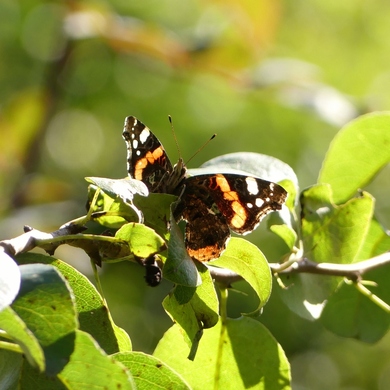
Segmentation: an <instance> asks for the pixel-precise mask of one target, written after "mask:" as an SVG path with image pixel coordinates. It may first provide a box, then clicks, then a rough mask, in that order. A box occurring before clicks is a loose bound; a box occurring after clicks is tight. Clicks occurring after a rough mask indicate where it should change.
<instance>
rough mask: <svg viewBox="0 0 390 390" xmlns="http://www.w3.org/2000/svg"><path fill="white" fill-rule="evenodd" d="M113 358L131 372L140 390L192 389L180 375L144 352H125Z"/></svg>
mask: <svg viewBox="0 0 390 390" xmlns="http://www.w3.org/2000/svg"><path fill="white" fill-rule="evenodd" d="M112 357H113V358H114V359H115V360H117V361H118V362H121V363H122V364H123V365H124V366H125V367H126V368H127V369H128V370H129V371H130V372H131V374H132V375H133V378H134V382H135V384H136V385H137V389H138V390H153V389H155V390H161V389H175V390H185V389H188V390H189V389H190V387H189V385H188V384H187V383H186V382H185V381H184V379H183V378H182V377H181V376H180V375H179V374H177V373H176V372H175V371H174V370H172V369H171V368H170V367H168V366H167V365H166V364H164V363H163V362H162V361H161V360H159V359H157V358H155V357H154V356H150V355H146V354H145V353H142V352H124V353H117V354H115V355H112Z"/></svg>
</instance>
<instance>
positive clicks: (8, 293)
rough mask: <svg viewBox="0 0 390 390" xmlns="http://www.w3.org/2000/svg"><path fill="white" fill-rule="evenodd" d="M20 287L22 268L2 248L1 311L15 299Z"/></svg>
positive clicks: (0, 258) (0, 262)
mask: <svg viewBox="0 0 390 390" xmlns="http://www.w3.org/2000/svg"><path fill="white" fill-rule="evenodd" d="M19 287H20V270H19V267H18V265H17V264H16V263H15V261H14V259H12V258H11V257H10V256H8V255H7V254H6V253H5V252H4V251H3V248H0V312H1V310H3V309H4V308H6V307H7V306H9V305H10V304H11V303H12V301H13V300H14V299H15V297H16V295H17V293H18V291H19Z"/></svg>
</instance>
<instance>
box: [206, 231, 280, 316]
mask: <svg viewBox="0 0 390 390" xmlns="http://www.w3.org/2000/svg"><path fill="white" fill-rule="evenodd" d="M210 264H211V265H213V266H218V267H223V268H227V269H230V270H231V271H234V272H235V273H237V274H239V275H241V276H242V277H243V279H244V280H246V281H247V282H248V283H249V284H250V286H251V287H252V288H253V290H254V291H255V293H256V294H257V296H258V298H259V300H260V304H259V306H258V308H257V309H256V311H258V310H260V308H261V307H263V306H264V305H265V304H266V303H267V301H268V298H269V296H270V294H271V289H272V277H271V271H270V268H269V265H268V262H267V259H266V258H265V256H264V255H263V253H262V252H261V251H260V249H259V248H258V247H257V246H255V245H253V244H252V243H250V242H249V241H247V240H244V239H242V238H236V237H233V238H231V239H230V241H229V244H228V246H227V248H226V251H225V252H223V254H222V256H221V257H220V258H219V259H217V260H215V261H213V262H211V263H210Z"/></svg>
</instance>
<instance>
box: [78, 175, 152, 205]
mask: <svg viewBox="0 0 390 390" xmlns="http://www.w3.org/2000/svg"><path fill="white" fill-rule="evenodd" d="M85 180H86V181H87V182H89V183H92V184H95V185H96V186H97V187H99V188H100V189H102V190H103V192H105V193H106V194H107V195H110V196H111V197H112V198H116V197H119V198H121V199H123V200H124V201H125V202H126V201H132V200H133V198H134V194H140V195H142V196H148V194H149V190H148V187H146V184H145V183H143V182H142V181H140V180H135V179H131V178H129V177H126V178H124V179H108V178H105V177H86V178H85Z"/></svg>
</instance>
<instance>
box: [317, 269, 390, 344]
mask: <svg viewBox="0 0 390 390" xmlns="http://www.w3.org/2000/svg"><path fill="white" fill-rule="evenodd" d="M366 276H367V278H368V279H369V280H370V281H375V282H377V284H378V285H377V287H373V286H370V287H369V289H370V290H371V291H372V293H373V294H375V295H378V296H379V297H380V298H382V299H383V300H384V301H385V302H387V303H388V304H389V303H390V292H389V289H388V287H387V284H388V281H389V278H390V266H389V265H387V266H386V267H381V269H380V270H375V271H371V272H370V273H368V274H367V275H366ZM321 322H322V323H323V324H324V325H325V327H326V328H327V329H328V330H330V331H331V332H333V333H335V334H337V335H338V336H342V337H352V338H356V339H358V340H361V341H364V342H367V343H375V342H377V341H378V340H380V339H381V338H382V337H383V336H384V335H385V334H386V333H387V332H388V331H389V328H390V316H389V313H386V312H385V311H384V310H383V309H381V308H380V307H379V306H377V305H376V304H375V303H374V302H372V301H371V300H370V299H369V298H368V297H366V296H365V295H363V294H362V293H361V292H359V291H358V290H357V289H356V287H355V286H354V285H353V284H347V283H345V282H342V283H341V284H340V286H339V288H338V289H337V290H336V291H335V293H334V294H332V295H331V296H330V297H329V299H328V302H327V304H326V306H325V308H324V311H323V313H322V316H321Z"/></svg>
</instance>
